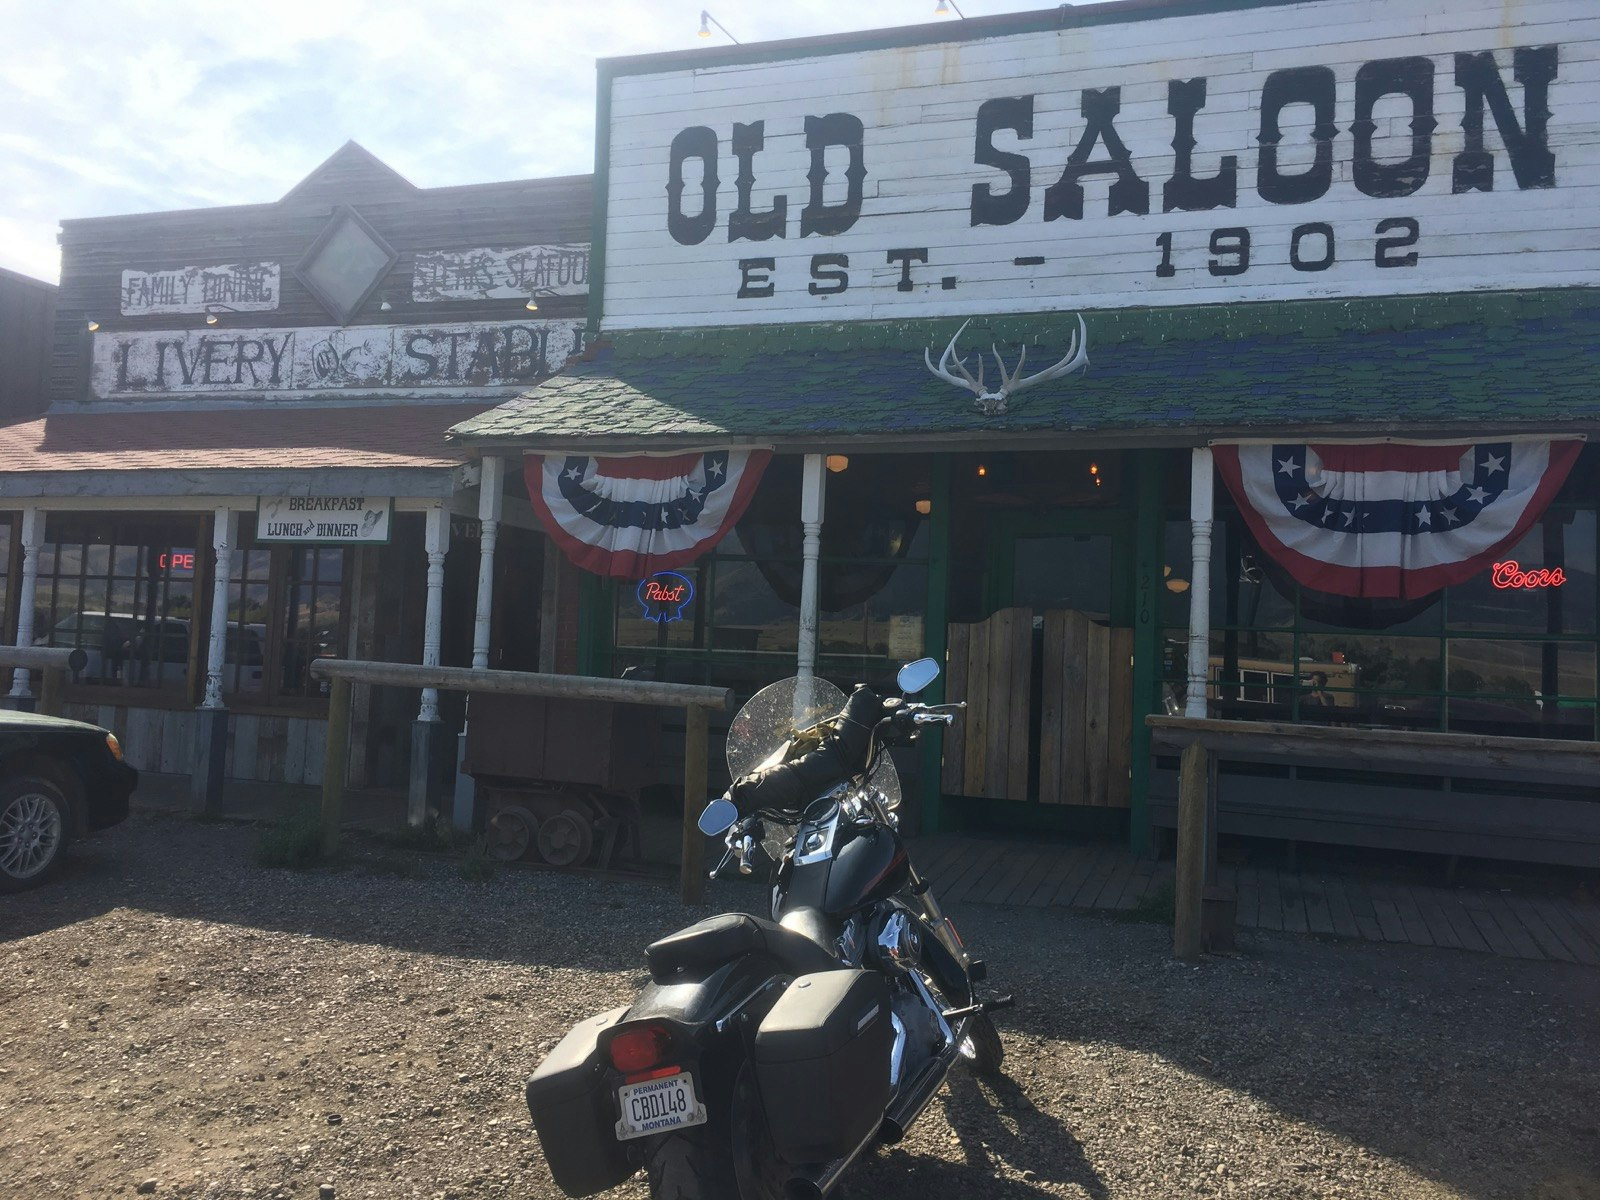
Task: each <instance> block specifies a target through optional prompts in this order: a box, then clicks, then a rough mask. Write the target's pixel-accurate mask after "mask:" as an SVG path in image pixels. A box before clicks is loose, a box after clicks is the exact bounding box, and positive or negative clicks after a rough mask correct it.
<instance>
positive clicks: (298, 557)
mask: <svg viewBox="0 0 1600 1200" xmlns="http://www.w3.org/2000/svg"><path fill="white" fill-rule="evenodd" d="M348 555H349V551H347V550H344V549H343V548H341V547H337V546H334V547H311V546H262V545H258V544H256V542H255V538H254V521H253V519H252V518H249V517H246V518H244V519H243V520H242V521H241V529H240V549H239V551H238V552H236V553H235V554H234V556H233V569H232V571H231V573H230V576H229V581H230V583H229V592H230V595H229V604H228V641H227V657H226V665H225V671H224V677H223V688H224V692H225V693H227V694H231V695H233V696H234V697H235V698H236V699H240V700H249V699H258V700H262V701H271V700H279V699H282V700H293V699H304V698H309V697H316V696H323V695H326V694H327V685H326V683H324V682H323V681H321V680H317V679H314V678H313V677H312V675H311V672H310V667H311V663H312V661H313V660H315V659H318V658H338V657H342V656H343V654H344V645H345V636H346V605H345V580H346V575H347V573H348V572H347V566H348V563H347V561H346V560H347V558H348Z"/></svg>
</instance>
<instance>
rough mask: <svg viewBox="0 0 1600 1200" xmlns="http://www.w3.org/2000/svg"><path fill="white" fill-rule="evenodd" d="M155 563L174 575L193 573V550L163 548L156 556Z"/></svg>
mask: <svg viewBox="0 0 1600 1200" xmlns="http://www.w3.org/2000/svg"><path fill="white" fill-rule="evenodd" d="M156 565H157V566H158V567H160V569H161V570H163V571H170V572H171V573H172V574H174V575H193V574H194V551H193V550H163V551H162V552H161V553H160V554H159V555H158V556H157V557H156Z"/></svg>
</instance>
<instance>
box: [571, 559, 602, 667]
mask: <svg viewBox="0 0 1600 1200" xmlns="http://www.w3.org/2000/svg"><path fill="white" fill-rule="evenodd" d="M604 584H605V580H603V579H601V578H600V576H598V575H592V574H590V573H589V572H588V571H583V572H580V573H579V575H578V674H580V675H598V674H599V673H600V643H601V636H602V630H605V629H607V625H608V623H607V622H606V620H605V618H606V616H607V615H608V614H607V605H606V601H607V599H608V597H607V589H606V588H605V586H604Z"/></svg>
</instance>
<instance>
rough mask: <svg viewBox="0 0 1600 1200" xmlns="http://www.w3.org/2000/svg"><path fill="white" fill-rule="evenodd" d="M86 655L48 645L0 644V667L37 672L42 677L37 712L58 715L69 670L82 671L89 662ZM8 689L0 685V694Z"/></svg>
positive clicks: (79, 651) (81, 652)
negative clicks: (19, 668)
mask: <svg viewBox="0 0 1600 1200" xmlns="http://www.w3.org/2000/svg"><path fill="white" fill-rule="evenodd" d="M88 662H89V656H88V655H87V654H86V653H84V651H83V650H81V649H77V650H69V649H66V648H64V647H51V646H0V669H15V668H17V667H26V668H27V669H28V670H30V671H40V672H42V673H43V679H42V681H41V682H40V685H39V703H38V711H39V712H42V713H44V714H46V715H47V716H52V717H59V716H60V715H61V706H62V694H63V689H64V688H65V687H66V685H67V672H68V671H81V670H83V668H84V667H85V666H87V665H88ZM8 690H10V689H9V687H0V693H3V692H4V691H8Z"/></svg>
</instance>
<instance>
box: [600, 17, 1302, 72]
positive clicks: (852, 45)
mask: <svg viewBox="0 0 1600 1200" xmlns="http://www.w3.org/2000/svg"><path fill="white" fill-rule="evenodd" d="M1309 2H1310V0H1110V2H1109V3H1100V4H1093V5H1083V6H1081V7H1077V6H1073V5H1069V4H1060V5H1057V6H1055V7H1054V8H1048V9H1041V10H1035V11H1032V12H1017V13H1000V14H996V15H994V16H987V17H969V18H964V19H962V20H959V21H941V22H934V23H928V24H921V25H900V26H895V27H893V28H890V29H864V30H859V31H855V32H851V33H839V34H831V35H825V36H822V37H809V38H785V39H782V40H779V41H771V42H748V43H743V44H740V45H733V46H712V47H706V48H703V49H694V50H670V51H665V52H662V53H657V54H636V55H626V56H618V57H615V58H604V59H601V60H600V66H601V68H602V69H603V70H609V71H611V72H612V73H614V74H616V75H664V74H670V73H673V72H675V71H693V70H707V69H710V68H715V67H727V66H744V65H748V64H752V63H768V62H791V61H793V60H794V59H798V58H826V57H828V56H830V55H835V54H856V53H859V52H861V51H863V50H897V49H900V48H902V47H907V46H937V45H941V44H945V43H951V42H974V41H981V40H985V39H988V38H996V37H1006V36H1011V35H1015V34H1025V33H1041V32H1046V33H1047V32H1050V31H1052V30H1061V29H1086V28H1091V27H1093V26H1097V25H1127V24H1133V23H1135V22H1139V21H1156V20H1161V19H1163V18H1165V17H1193V16H1207V15H1211V14H1220V13H1232V12H1248V11H1250V10H1251V9H1258V8H1289V7H1293V6H1295V5H1300V4H1309Z"/></svg>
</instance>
